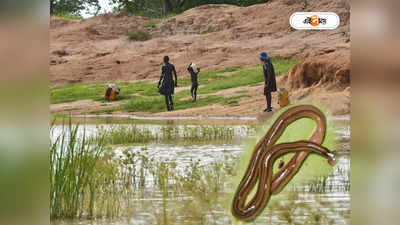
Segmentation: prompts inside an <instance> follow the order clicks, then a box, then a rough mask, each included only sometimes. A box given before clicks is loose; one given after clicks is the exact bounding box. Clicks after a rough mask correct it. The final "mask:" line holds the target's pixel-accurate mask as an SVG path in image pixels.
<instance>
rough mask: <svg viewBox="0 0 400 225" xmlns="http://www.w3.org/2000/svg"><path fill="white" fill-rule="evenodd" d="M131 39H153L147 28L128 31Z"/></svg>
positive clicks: (127, 33)
mask: <svg viewBox="0 0 400 225" xmlns="http://www.w3.org/2000/svg"><path fill="white" fill-rule="evenodd" d="M126 36H127V37H128V40H129V41H147V40H150V39H151V34H150V33H149V32H148V31H145V30H135V31H128V32H126Z"/></svg>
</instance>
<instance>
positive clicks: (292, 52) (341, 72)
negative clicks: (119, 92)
mask: <svg viewBox="0 0 400 225" xmlns="http://www.w3.org/2000/svg"><path fill="white" fill-rule="evenodd" d="M303 3H304V1H303V0H272V1H270V2H269V3H267V4H260V5H254V6H251V7H246V8H243V7H236V6H231V5H205V6H201V7H197V8H194V9H191V10H188V11H186V12H184V13H182V14H180V15H178V16H175V17H173V18H170V19H167V20H163V21H161V22H160V23H158V24H157V25H156V26H155V27H153V28H151V27H149V26H146V24H148V23H149V22H150V21H151V19H148V18H143V17H137V16H132V15H129V14H127V13H117V14H108V15H101V16H98V17H95V18H91V19H87V20H65V19H58V18H54V17H53V18H51V22H50V74H51V75H50V82H51V86H59V85H64V84H67V83H76V82H118V81H138V80H143V79H146V80H156V79H158V78H159V76H160V66H161V64H162V63H161V60H162V57H163V56H164V55H169V56H170V58H171V61H172V63H174V64H175V66H176V68H177V71H178V76H180V77H181V76H188V74H187V71H186V67H187V65H188V64H189V63H190V62H191V61H193V62H195V63H196V64H197V65H198V66H199V67H201V68H202V71H209V70H216V69H222V68H226V67H229V66H241V67H246V66H254V65H257V64H259V60H258V58H257V55H258V53H259V52H260V51H267V52H268V53H269V54H270V55H271V56H281V57H284V58H291V59H294V58H296V59H301V61H300V64H299V65H297V66H295V67H294V68H293V69H292V70H291V71H289V73H288V74H286V75H284V76H281V77H280V78H279V79H278V86H279V87H286V88H287V89H289V90H290V93H291V99H292V101H298V100H303V99H307V98H315V99H319V100H321V101H324V102H326V104H328V105H330V106H331V107H332V108H334V109H333V110H334V111H335V112H336V113H348V111H349V107H348V106H349V104H350V89H349V88H348V87H349V84H350V22H349V18H350V4H349V0H338V1H329V0H308V6H307V8H304V4H303ZM297 11H328V12H335V13H337V14H338V15H339V16H340V19H341V25H340V27H339V28H338V29H336V30H332V31H298V30H293V29H291V28H290V25H289V23H288V16H289V15H290V14H292V13H294V12H297ZM210 28H211V30H215V32H211V33H206V34H202V33H203V32H204V31H206V30H209V29H210ZM136 30H147V31H148V32H149V33H150V34H151V35H152V39H151V40H148V41H144V42H131V41H128V40H127V37H126V35H125V33H126V32H128V31H136ZM117 61H119V62H120V64H118V63H117ZM228 76H229V75H228ZM227 92H229V90H227ZM249 92H250V93H254V94H255V96H257V97H254V98H247V99H242V100H241V101H240V102H239V103H240V104H239V105H233V106H228V107H227V106H225V107H224V106H207V107H202V108H194V109H188V110H182V111H175V112H168V113H161V115H164V114H165V115H196V114H198V115H220V116H223V115H229V116H231V115H236V116H238V115H239V116H240V115H243V116H248V115H249V114H250V115H259V112H260V110H261V109H263V108H264V107H265V100H264V96H263V95H262V87H261V86H260V87H251V88H249ZM200 97H201V96H200ZM274 101H275V99H274ZM333 105H335V106H333ZM275 108H277V106H275Z"/></svg>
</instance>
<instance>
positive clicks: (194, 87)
mask: <svg viewBox="0 0 400 225" xmlns="http://www.w3.org/2000/svg"><path fill="white" fill-rule="evenodd" d="M187 70H188V71H189V73H190V78H191V79H192V88H191V89H190V94H191V95H192V99H193V102H196V99H197V88H198V87H199V83H198V82H197V75H198V74H199V73H200V68H198V67H197V66H196V64H194V63H190V64H189V67H188V68H187Z"/></svg>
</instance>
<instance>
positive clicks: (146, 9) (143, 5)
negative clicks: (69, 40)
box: [110, 0, 268, 17]
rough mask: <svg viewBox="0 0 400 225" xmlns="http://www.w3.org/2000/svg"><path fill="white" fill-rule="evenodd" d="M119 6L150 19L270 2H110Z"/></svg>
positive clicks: (218, 0) (247, 0)
mask: <svg viewBox="0 0 400 225" xmlns="http://www.w3.org/2000/svg"><path fill="white" fill-rule="evenodd" d="M110 1H112V2H113V3H114V4H117V5H118V9H119V10H126V11H128V12H130V13H132V14H135V15H140V16H150V17H163V16H166V15H168V14H171V13H181V12H183V11H185V10H188V9H191V8H194V7H197V6H200V5H206V4H231V5H238V6H249V5H253V4H258V3H265V2H267V1H268V0H110Z"/></svg>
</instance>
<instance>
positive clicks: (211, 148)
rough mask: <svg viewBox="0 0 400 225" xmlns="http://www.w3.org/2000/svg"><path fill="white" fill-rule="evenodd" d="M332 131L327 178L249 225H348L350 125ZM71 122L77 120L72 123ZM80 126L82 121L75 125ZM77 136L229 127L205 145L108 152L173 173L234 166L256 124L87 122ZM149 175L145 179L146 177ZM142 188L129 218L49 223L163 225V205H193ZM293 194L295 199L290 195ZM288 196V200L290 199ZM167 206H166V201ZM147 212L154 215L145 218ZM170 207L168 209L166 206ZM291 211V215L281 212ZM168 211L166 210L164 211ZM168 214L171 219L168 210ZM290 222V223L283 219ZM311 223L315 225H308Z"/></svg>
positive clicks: (219, 217) (227, 220)
mask: <svg viewBox="0 0 400 225" xmlns="http://www.w3.org/2000/svg"><path fill="white" fill-rule="evenodd" d="M331 119H332V120H333V121H334V123H335V125H336V128H337V134H338V142H339V149H338V151H339V152H340V155H341V157H340V158H339V161H338V166H337V168H336V169H335V171H333V173H332V174H330V175H329V176H328V178H327V179H325V180H324V181H323V185H321V183H318V182H316V184H309V185H303V186H296V187H293V191H292V192H290V193H282V195H288V196H287V197H286V196H282V199H283V200H282V201H280V202H279V205H280V206H279V207H276V208H275V209H274V210H270V211H269V212H267V213H265V215H262V216H261V217H260V218H258V219H257V220H256V221H255V222H254V224H287V223H288V221H292V222H291V223H290V224H294V223H299V224H304V223H305V222H307V221H309V219H310V218H314V217H315V220H316V221H318V220H319V221H320V222H319V223H316V224H349V223H350V195H349V187H350V184H349V170H350V158H349V152H350V144H349V143H350V124H349V117H347V116H341V117H334V118H331ZM75 122H76V121H75ZM78 122H80V123H82V121H78ZM84 122H85V123H86V124H85V125H82V126H81V127H80V130H79V134H80V135H83V133H86V134H88V135H95V134H96V132H97V131H98V129H108V128H110V127H113V126H127V125H126V123H132V122H134V123H135V124H137V126H138V127H143V128H146V129H149V130H151V132H152V133H154V134H155V133H158V132H160V130H161V129H162V128H163V127H165V126H174V127H177V128H178V130H180V131H179V135H183V133H182V132H183V131H184V128H185V127H196V126H207V125H210V124H212V125H213V126H223V127H226V126H228V127H230V128H231V129H232V130H233V132H232V135H233V137H232V138H231V139H228V140H223V141H207V142H198V141H197V142H195V143H187V142H184V143H183V142H179V141H177V142H175V143H169V142H165V143H146V144H141V143H135V144H131V145H123V146H121V145H120V146H115V147H114V148H113V150H114V152H115V153H116V157H118V156H122V155H123V152H124V151H125V150H129V151H131V152H138V153H140V154H144V155H146V156H147V157H149V158H152V159H154V160H159V161H160V162H161V161H162V162H176V164H177V167H178V170H179V169H180V168H182V169H183V168H185V166H187V165H189V164H190V163H192V162H193V161H196V162H199V164H200V165H202V166H204V165H209V164H211V163H213V162H218V161H220V160H221V159H228V160H225V162H228V163H229V162H230V161H234V160H235V159H236V158H237V157H238V156H239V155H240V154H241V151H242V149H243V146H244V141H245V140H246V138H247V137H248V136H253V135H255V132H256V130H255V129H256V128H255V127H256V126H255V125H257V123H258V122H257V121H254V120H253V119H247V118H245V119H243V120H219V119H217V118H216V119H214V120H201V119H195V120H185V121H182V120H179V121H178V120H173V121H167V120H138V119H137V118H135V120H133V121H132V120H124V119H121V118H118V119H117V120H115V119H113V118H100V119H99V118H90V120H87V121H86V120H85V121H84ZM61 130H62V126H60V125H56V126H55V129H54V133H53V135H54V136H55V135H57V134H59V133H60V132H61ZM148 176H150V175H149V174H148ZM146 182H147V183H146V188H147V189H148V190H149V191H148V192H146V193H145V194H144V195H142V196H141V197H135V198H133V199H132V202H133V205H135V206H136V208H135V213H134V215H132V216H130V217H127V218H115V219H107V220H92V221H87V220H72V221H71V220H58V221H54V223H53V224H60V225H67V224H68V225H78V224H93V225H94V224H97V225H106V224H115V225H123V224H163V223H164V222H161V221H162V220H161V221H160V219H159V218H157V216H155V214H161V212H160V211H161V208H162V207H163V204H167V205H168V206H174V205H179V204H183V203H186V204H189V205H190V202H191V201H193V198H192V197H191V196H188V195H185V194H182V195H178V196H177V195H174V196H171V197H167V198H165V197H164V198H163V196H162V193H159V192H157V191H151V189H152V184H153V182H152V179H147V180H146ZM293 193H295V196H293ZM289 195H290V196H289ZM165 201H166V202H165ZM149 208H151V209H152V210H154V211H157V212H158V213H150V212H149ZM171 208H173V207H171ZM288 209H289V210H291V214H290V215H287V213H285V212H286V211H287V210H288ZM167 211H168V209H167ZM170 214H173V212H172V211H171V212H170ZM176 217H177V218H176V220H175V221H174V222H170V224H197V222H195V223H193V222H191V221H190V219H188V218H184V216H182V215H176ZM180 217H182V218H180ZM288 217H290V218H288ZM318 217H321V218H318ZM202 223H203V224H232V222H231V217H230V215H229V213H228V212H227V211H226V210H224V209H221V207H218V208H216V209H215V210H213V211H212V212H211V213H209V214H208V215H207V216H206V217H205V219H204V220H203V221H202ZM310 224H314V223H310Z"/></svg>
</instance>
